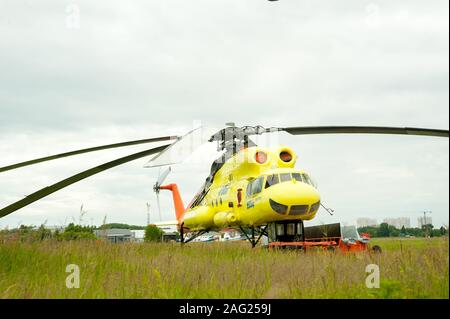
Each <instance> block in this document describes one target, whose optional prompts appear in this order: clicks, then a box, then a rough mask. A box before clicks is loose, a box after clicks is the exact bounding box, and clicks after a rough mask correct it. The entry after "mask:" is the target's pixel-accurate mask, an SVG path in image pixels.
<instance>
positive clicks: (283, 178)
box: [280, 173, 292, 182]
mask: <svg viewBox="0 0 450 319" xmlns="http://www.w3.org/2000/svg"><path fill="white" fill-rule="evenodd" d="M290 180H292V177H291V174H290V173H286V174H280V182H289V181H290Z"/></svg>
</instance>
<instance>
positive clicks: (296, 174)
mask: <svg viewBox="0 0 450 319" xmlns="http://www.w3.org/2000/svg"><path fill="white" fill-rule="evenodd" d="M292 178H293V179H295V180H296V181H297V182H303V179H302V175H301V174H300V173H292Z"/></svg>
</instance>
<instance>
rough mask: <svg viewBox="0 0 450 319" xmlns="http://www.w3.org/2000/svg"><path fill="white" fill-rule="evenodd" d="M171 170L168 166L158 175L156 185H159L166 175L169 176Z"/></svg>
mask: <svg viewBox="0 0 450 319" xmlns="http://www.w3.org/2000/svg"><path fill="white" fill-rule="evenodd" d="M171 171H172V169H171V167H170V166H169V167H168V168H167V169H166V170H165V171H164V172H163V173H162V174H161V175H160V176H159V177H158V181H157V183H158V186H161V185H162V183H164V181H165V180H166V178H167V176H169V173H170V172H171Z"/></svg>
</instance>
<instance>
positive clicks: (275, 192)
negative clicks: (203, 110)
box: [0, 124, 449, 247]
mask: <svg viewBox="0 0 450 319" xmlns="http://www.w3.org/2000/svg"><path fill="white" fill-rule="evenodd" d="M274 132H287V133H290V134H293V135H306V134H402V135H423V136H435V137H447V138H448V137H449V131H448V130H438V129H424V128H408V127H404V128H402V127H376V126H310V127H286V128H264V127H261V126H244V127H236V126H234V124H230V125H228V126H226V127H225V128H223V129H221V130H220V131H218V132H217V133H215V134H213V135H212V136H211V137H210V138H209V140H208V142H217V145H218V150H219V151H224V152H223V154H222V155H221V156H220V157H219V158H218V159H217V160H215V161H214V162H213V164H212V167H211V173H210V175H209V176H208V178H207V179H206V181H205V183H204V185H203V186H202V187H201V189H200V191H199V192H198V193H197V195H196V196H195V197H194V198H193V200H192V201H191V202H190V204H189V205H188V206H187V208H185V207H184V204H183V201H182V199H181V195H180V192H179V190H178V186H177V185H176V184H169V185H162V183H163V181H164V179H165V178H166V177H167V175H168V171H166V172H165V173H164V174H163V175H162V176H160V178H159V179H158V181H157V182H156V184H155V185H154V191H155V192H156V193H159V191H160V190H170V191H171V192H172V195H173V201H174V206H175V215H176V222H175V223H176V224H177V226H178V229H179V231H180V235H181V242H182V243H186V242H189V241H191V240H194V239H195V238H196V237H198V236H200V235H202V234H204V233H205V232H208V231H211V230H221V229H225V228H230V227H231V228H239V229H240V230H241V231H242V233H243V234H244V235H245V237H246V238H247V239H248V240H249V241H250V242H251V244H252V247H255V246H256V245H257V244H258V242H259V240H260V239H261V238H262V236H263V235H267V236H268V237H271V238H274V240H278V241H296V240H299V241H302V240H304V239H305V231H304V225H303V221H305V220H311V219H313V218H314V217H315V215H316V214H317V211H318V210H319V207H320V206H321V200H320V194H319V191H318V190H317V188H316V186H315V184H314V182H313V181H312V179H311V178H310V176H309V175H308V173H307V172H305V171H303V170H299V169H296V168H295V163H296V159H297V155H296V153H295V152H294V151H293V150H292V149H291V148H290V147H288V146H277V147H273V148H263V147H258V146H257V145H256V144H255V143H254V142H253V141H252V140H251V139H250V137H251V136H253V135H261V134H264V133H274ZM185 139H186V136H184V137H179V136H164V137H158V138H151V139H144V140H135V141H128V142H123V143H116V144H108V145H102V146H97V147H91V148H87V149H81V150H77V151H72V152H66V153H61V154H57V155H52V156H47V157H42V158H38V159H34V160H30V161H25V162H21V163H16V164H12V165H8V166H4V167H0V173H1V172H5V171H8V170H12V169H18V168H21V167H24V166H28V165H34V164H38V163H41V162H45V161H50V160H55V159H59V158H63V157H67V156H74V155H78V154H83V153H87V152H94V151H100V150H105V149H112V148H117V147H125V146H130V145H138V144H146V143H153V142H163V141H172V143H169V144H166V145H163V146H159V147H155V148H152V149H149V150H146V151H142V152H138V153H135V154H132V155H129V156H125V157H122V158H119V159H116V160H113V161H110V162H108V163H105V164H102V165H100V166H97V167H94V168H91V169H89V170H86V171H83V172H81V173H79V174H76V175H74V176H71V177H69V178H67V179H64V180H62V181H60V182H58V183H55V184H53V185H51V186H48V187H45V188H43V189H41V190H39V191H37V192H35V193H33V194H31V195H29V196H27V197H25V198H23V199H21V200H19V201H17V202H15V203H13V204H11V205H9V206H6V207H4V208H1V209H0V217H3V216H6V215H8V214H11V213H12V212H14V211H16V210H18V209H20V208H23V207H25V206H27V205H29V204H31V203H33V202H35V201H37V200H39V199H41V198H43V197H46V196H48V195H50V194H52V193H54V192H56V191H58V190H60V189H62V188H65V187H67V186H69V185H71V184H73V183H76V182H78V181H80V180H83V179H85V178H87V177H90V176H93V175H95V174H98V173H100V172H103V171H105V170H108V169H110V168H113V167H116V166H118V165H122V164H124V163H127V162H130V161H133V160H136V159H139V158H143V157H147V156H149V155H156V156H155V157H154V158H153V159H152V161H155V160H157V159H158V158H160V157H161V156H162V155H163V154H167V153H168V152H170V150H171V149H172V148H173V147H174V145H176V144H178V143H180V142H181V141H183V140H185ZM158 200H159V199H158ZM269 230H272V232H271V233H269ZM187 233H190V236H189V237H187V236H186V234H187ZM273 234H275V235H273ZM328 236H330V235H328Z"/></svg>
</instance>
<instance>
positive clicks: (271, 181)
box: [265, 174, 280, 188]
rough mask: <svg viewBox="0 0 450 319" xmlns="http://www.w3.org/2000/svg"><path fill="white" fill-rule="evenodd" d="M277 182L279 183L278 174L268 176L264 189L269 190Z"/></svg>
mask: <svg viewBox="0 0 450 319" xmlns="http://www.w3.org/2000/svg"><path fill="white" fill-rule="evenodd" d="M279 182H280V178H279V177H278V174H274V175H269V176H267V180H266V187H265V188H269V187H270V186H273V185H275V184H278V183H279Z"/></svg>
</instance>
